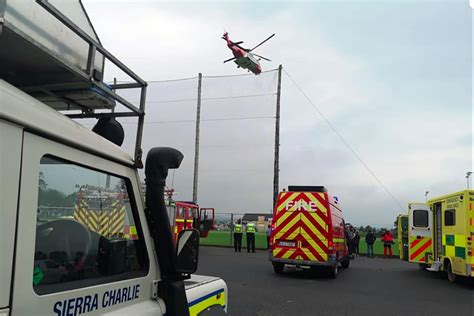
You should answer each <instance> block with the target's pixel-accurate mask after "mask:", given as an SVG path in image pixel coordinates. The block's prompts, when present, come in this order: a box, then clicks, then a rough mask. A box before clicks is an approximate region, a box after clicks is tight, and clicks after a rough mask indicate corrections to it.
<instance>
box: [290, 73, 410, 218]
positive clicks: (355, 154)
mask: <svg viewBox="0 0 474 316" xmlns="http://www.w3.org/2000/svg"><path fill="white" fill-rule="evenodd" d="M283 71H284V72H285V74H286V76H287V77H288V79H290V81H291V82H292V83H293V84H294V85H295V87H296V88H297V89H298V90H299V91H300V92H301V94H302V95H303V96H304V97H305V98H306V100H307V101H308V102H309V104H311V106H312V107H313V108H314V109H315V110H316V112H318V114H319V115H320V116H321V117H322V118H323V119H324V121H326V123H327V124H328V125H329V127H330V128H331V129H332V130H333V132H334V133H335V134H336V135H337V136H338V137H339V139H340V140H341V141H342V142H343V143H344V145H346V147H347V148H348V149H349V150H350V151H351V152H352V154H354V156H355V157H356V158H357V160H359V162H360V163H361V164H362V166H364V168H365V169H366V170H367V171H368V172H369V173H370V174H371V175H372V177H373V178H374V179H375V180H376V181H377V182H378V183H379V185H380V186H381V187H382V188H383V189H384V191H385V192H386V193H387V194H388V196H389V197H390V198H391V199H392V200H393V201H394V202H395V204H396V205H397V206H398V207H399V208H400V210H403V206H402V205H401V204H400V202H398V200H397V199H396V198H395V196H393V194H392V193H391V192H390V191H389V190H388V188H387V187H386V186H385V185H384V184H383V183H382V181H381V180H380V179H379V177H377V175H376V174H375V172H374V171H372V169H370V168H369V166H368V165H367V164H366V163H365V162H364V161H363V160H362V158H361V157H360V156H359V155H358V154H357V152H356V151H355V150H354V149H353V148H352V146H351V145H350V144H349V143H348V142H347V141H346V140H345V138H344V137H343V136H342V135H341V134H340V133H339V131H338V130H337V129H336V127H334V125H333V124H332V123H331V122H330V121H329V119H328V118H327V117H326V116H325V115H324V114H323V112H322V111H321V110H320V109H319V108H318V107H317V106H316V104H314V103H313V101H311V99H310V98H309V97H308V95H307V94H306V93H305V92H304V90H303V89H302V88H301V87H300V86H299V85H298V83H297V82H296V81H295V80H294V79H293V78H292V77H291V76H290V74H289V73H288V72H287V71H286V70H285V69H284V68H283Z"/></svg>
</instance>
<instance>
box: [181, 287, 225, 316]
mask: <svg viewBox="0 0 474 316" xmlns="http://www.w3.org/2000/svg"><path fill="white" fill-rule="evenodd" d="M225 302H226V296H225V292H224V289H220V290H217V291H214V292H212V293H209V294H207V295H205V296H203V297H200V298H198V299H195V300H194V301H192V302H189V303H188V307H189V314H190V316H197V315H199V314H200V313H201V312H203V311H204V310H206V309H207V308H209V307H211V306H215V305H220V306H221V307H222V308H225Z"/></svg>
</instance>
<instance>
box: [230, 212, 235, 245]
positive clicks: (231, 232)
mask: <svg viewBox="0 0 474 316" xmlns="http://www.w3.org/2000/svg"><path fill="white" fill-rule="evenodd" d="M232 237H234V213H231V214H230V246H232Z"/></svg>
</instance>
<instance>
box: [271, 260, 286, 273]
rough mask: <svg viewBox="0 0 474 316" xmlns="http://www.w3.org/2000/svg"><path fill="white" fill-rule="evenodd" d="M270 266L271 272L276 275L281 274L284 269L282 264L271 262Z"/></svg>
mask: <svg viewBox="0 0 474 316" xmlns="http://www.w3.org/2000/svg"><path fill="white" fill-rule="evenodd" d="M272 265H273V271H274V272H275V273H276V274H280V273H283V269H284V268H285V265H284V264H283V263H278V262H273V263H272Z"/></svg>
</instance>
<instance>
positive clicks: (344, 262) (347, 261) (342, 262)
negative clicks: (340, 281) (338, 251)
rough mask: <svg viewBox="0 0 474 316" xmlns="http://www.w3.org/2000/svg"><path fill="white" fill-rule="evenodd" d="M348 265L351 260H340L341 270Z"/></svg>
mask: <svg viewBox="0 0 474 316" xmlns="http://www.w3.org/2000/svg"><path fill="white" fill-rule="evenodd" d="M350 263H351V260H349V258H347V259H344V260H342V261H341V268H344V269H347V268H349V264H350Z"/></svg>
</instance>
